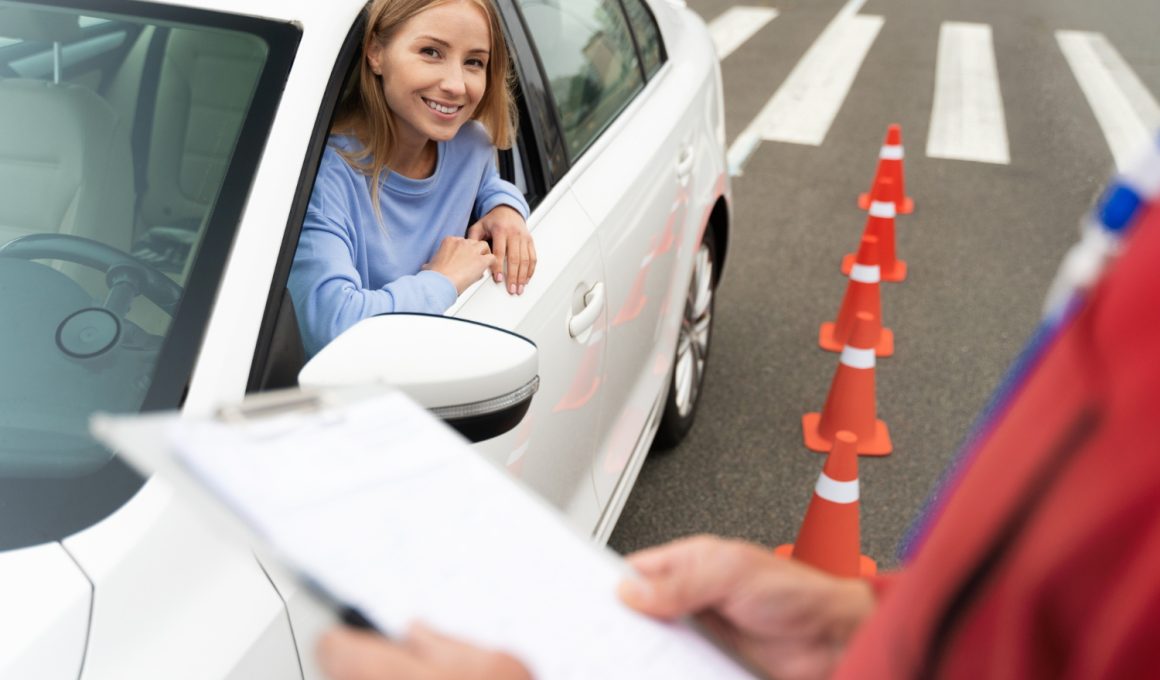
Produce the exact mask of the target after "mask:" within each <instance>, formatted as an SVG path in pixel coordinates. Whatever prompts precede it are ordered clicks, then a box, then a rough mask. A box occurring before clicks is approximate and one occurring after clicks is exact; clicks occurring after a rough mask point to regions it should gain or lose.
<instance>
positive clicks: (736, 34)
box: [709, 7, 777, 60]
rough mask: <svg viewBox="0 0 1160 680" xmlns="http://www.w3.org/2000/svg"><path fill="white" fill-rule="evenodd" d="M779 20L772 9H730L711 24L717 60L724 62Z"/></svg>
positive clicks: (710, 29)
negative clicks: (746, 42) (767, 25)
mask: <svg viewBox="0 0 1160 680" xmlns="http://www.w3.org/2000/svg"><path fill="white" fill-rule="evenodd" d="M776 18H777V10H776V9H773V8H772V7H730V8H729V9H727V10H726V11H725V12H724V13H723V14H721V16H719V17H717V18H716V19H714V20H713V21H712V22H711V23H710V24H709V33H710V34H711V35H712V36H713V44H714V45H716V46H717V58H718V59H721V60H724V59H725V57H728V56H729V55H730V54H733V52H734V50H736V49H737V48H738V47H741V46H742V45H743V44H745V41H746V40H749V39H750V38H752V37H753V36H754V34H755V33H757V32H758V31H760V30H761V29H762V28H764V27H765V25H766V24H768V23H769V22H771V21H773V20H774V19H776Z"/></svg>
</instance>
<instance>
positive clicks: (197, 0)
mask: <svg viewBox="0 0 1160 680" xmlns="http://www.w3.org/2000/svg"><path fill="white" fill-rule="evenodd" d="M158 4H165V5H174V6H179V7H193V8H196V9H207V10H213V11H217V12H227V13H230V14H244V15H249V16H254V17H261V18H263V19H273V20H275V21H289V22H294V23H297V24H301V25H302V26H309V25H310V24H311V23H312V22H314V21H318V20H320V19H322V18H323V17H327V16H334V15H335V14H338V15H346V14H348V13H349V14H351V15H353V14H355V13H357V12H358V11H359V10H360V9H361V8H362V7H363V5H365V4H366V2H365V0H327V2H319V1H318V0H159V2H158ZM324 23H325V22H324Z"/></svg>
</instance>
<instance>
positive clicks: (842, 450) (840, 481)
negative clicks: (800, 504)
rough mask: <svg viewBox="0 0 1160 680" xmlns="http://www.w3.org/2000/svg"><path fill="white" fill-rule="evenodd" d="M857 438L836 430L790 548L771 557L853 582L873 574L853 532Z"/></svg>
mask: <svg viewBox="0 0 1160 680" xmlns="http://www.w3.org/2000/svg"><path fill="white" fill-rule="evenodd" d="M857 446H858V438H857V437H856V436H854V433H853V432H848V431H846V430H842V431H841V432H838V433H837V434H835V435H834V446H833V448H832V449H831V450H830V455H829V456H828V457H827V458H826V466H825V468H823V469H822V474H821V475H819V476H818V483H817V485H816V486H815V487H814V497H813V498H812V499H811V500H810V505H809V507H808V508H807V509H806V516H805V519H803V520H802V526H801V529H799V530H798V535H797V540H796V541H794V542H793V544H791V545H779V546H778V547H777V548H775V549H774V552H775V553H776V554H778V555H781V556H783V557H793V558H794V559H796V560H800V561H802V562H805V563H806V564H808V565H810V566H812V567H817V568H818V569H821V570H822V571H825V572H828V573H830V574H833V575H834V576H842V577H846V578H854V577H856V576H872V575H874V574H875V573H877V571H878V565H877V564H875V563H874V560H872V559H870V558H869V557H866V556H865V555H863V554H862V548H861V535H860V532H859V527H858V453H857V451H856V449H857Z"/></svg>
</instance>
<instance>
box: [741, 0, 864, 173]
mask: <svg viewBox="0 0 1160 680" xmlns="http://www.w3.org/2000/svg"><path fill="white" fill-rule="evenodd" d="M865 4H866V0H849V2H847V3H846V4H845V5H844V6H843V7H842V9H841V10H840V11H839V12H838V14H837V16H835V17H834V18H833V19H832V20H831V21H830V23H829V25H827V26H826V28H825V30H823V31H822V33H821V35H819V36H818V39H817V40H815V41H814V44H813V45H811V46H810V48H809V50H807V51H806V53H805V56H803V57H802V59H801V61H799V62H798V63H797V65H796V66H794V69H793V71H791V72H790V74H789V76H788V77H787V78H786V79H785V82H784V83H782V85H781V87H779V88H778V89H777V92H775V93H774V94H773V97H772V98H771V99H770V100H769V101H768V102H767V103H766V104H765V106H764V107H763V108H762V109H761V112H760V113H758V114H757V117H756V118H754V119H753V122H751V123H750V124H749V125H748V127H746V128H745V130H743V131H742V132H741V134H740V135H738V136H737V139H736V140H734V142H733V145H732V146H731V147H729V153H728V163H729V172H730V173H731V174H733V175H734V176H736V175H740V174H741V169H742V167H743V166H744V165H745V162H746V161H747V160H748V159H749V156H750V155H752V153H753V151H754V150H755V149H756V148H757V146H758V144H760V143H761V140H763V139H764V140H769V141H776V142H791V143H795V144H809V145H813V146H820V145H821V143H822V142H823V141H824V140H825V138H826V133H827V132H829V130H830V125H831V124H832V123H833V122H834V117H835V116H836V115H837V114H838V110H839V109H840V108H842V103H843V102H844V101H845V100H846V94H847V93H848V92H849V90H850V86H851V85H852V84H853V82H854V78H855V76H857V75H858V70H859V69H860V68H861V67H862V60H863V59H865V57H866V53H867V52H868V51H869V50H870V46H871V45H873V44H874V40H875V38H877V37H878V31H879V30H881V28H882V24H883V20H882V17H877V16H859V15H858V10H860V9H861V8H862V6H863V5H865Z"/></svg>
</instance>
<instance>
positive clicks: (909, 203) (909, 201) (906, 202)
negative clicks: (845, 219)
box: [858, 193, 914, 215]
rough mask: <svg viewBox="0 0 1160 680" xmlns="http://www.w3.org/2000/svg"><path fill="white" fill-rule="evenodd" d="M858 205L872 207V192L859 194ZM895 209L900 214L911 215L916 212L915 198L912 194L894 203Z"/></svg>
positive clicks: (864, 207) (865, 208)
mask: <svg viewBox="0 0 1160 680" xmlns="http://www.w3.org/2000/svg"><path fill="white" fill-rule="evenodd" d="M858 207H859V208H861V209H862V210H869V209H870V194H868V193H866V194H858ZM894 211H895V212H896V213H898V214H899V215H909V214H911V213H913V212H914V199H913V198H911V197H910V196H907V197H906V198H904V199H902V200H901V201H899V202H896V203H895V204H894Z"/></svg>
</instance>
